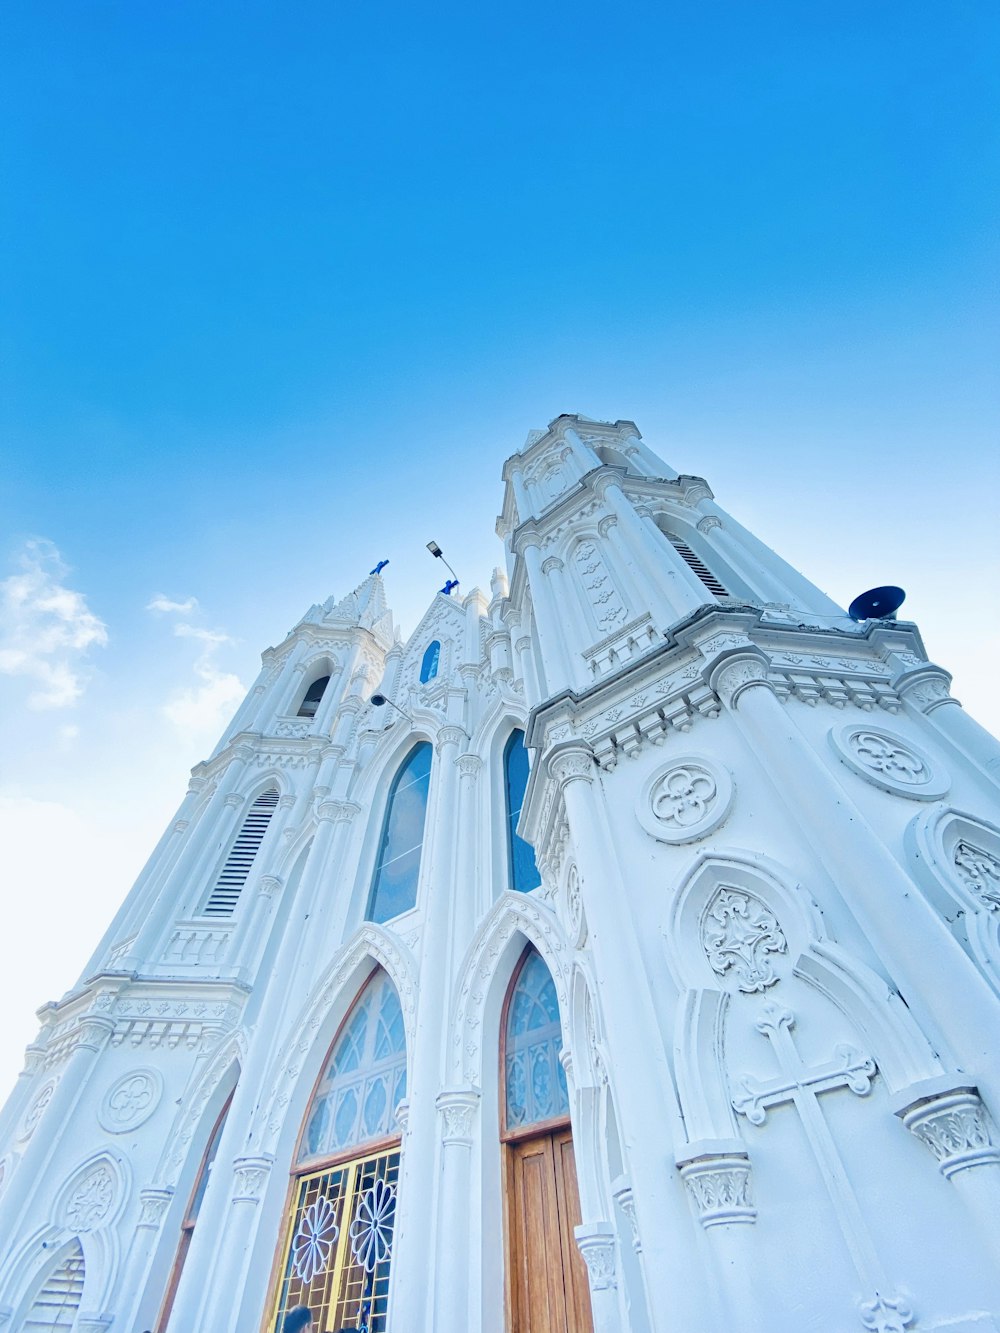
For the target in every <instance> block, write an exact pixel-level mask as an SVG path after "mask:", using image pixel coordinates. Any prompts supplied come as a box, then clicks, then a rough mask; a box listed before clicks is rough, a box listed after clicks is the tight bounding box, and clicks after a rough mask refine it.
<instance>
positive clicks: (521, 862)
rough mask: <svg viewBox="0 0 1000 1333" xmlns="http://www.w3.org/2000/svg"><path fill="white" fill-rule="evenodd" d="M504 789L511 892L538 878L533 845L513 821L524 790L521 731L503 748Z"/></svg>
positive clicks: (524, 888)
mask: <svg viewBox="0 0 1000 1333" xmlns="http://www.w3.org/2000/svg"><path fill="white" fill-rule="evenodd" d="M503 774H504V791H505V794H506V800H507V855H508V861H509V864H510V873H509V876H508V881H509V883H510V887H511V888H512V889H513V890H514V891H515V893H527V892H528V891H529V890H530V889H537V888H538V886H539V884H541V882H542V877H541V875H539V873H538V866H537V865H536V864H535V849H534V848H533V847H532V846H531V843H530V842H525V841H524V839H523V838H519V837H518V835H517V821H518V819H520V817H521V806H522V805H523V804H524V793H525V789H526V788H527V786H528V751H527V750H526V749H525V746H524V732H523V731H515V732H512V733H511V737H510V740H509V741H508V742H507V745H506V747H505V748H504V752H503Z"/></svg>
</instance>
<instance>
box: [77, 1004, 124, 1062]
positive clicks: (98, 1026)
mask: <svg viewBox="0 0 1000 1333" xmlns="http://www.w3.org/2000/svg"><path fill="white" fill-rule="evenodd" d="M114 1030H115V1024H114V1020H113V1019H111V1018H102V1017H101V1015H100V1014H84V1016H83V1017H82V1018H81V1019H80V1022H79V1024H78V1025H77V1028H76V1033H75V1037H76V1040H75V1041H74V1043H73V1049H74V1050H81V1049H82V1050H87V1051H93V1052H94V1054H95V1055H98V1054H100V1052H101V1051H103V1050H104V1047H105V1046H106V1045H107V1044H108V1042H109V1041H110V1039H111V1034H112V1033H113V1032H114Z"/></svg>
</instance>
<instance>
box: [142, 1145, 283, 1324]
mask: <svg viewBox="0 0 1000 1333" xmlns="http://www.w3.org/2000/svg"><path fill="white" fill-rule="evenodd" d="M273 1164H274V1158H273V1157H272V1156H271V1155H270V1154H269V1153H265V1154H263V1155H261V1156H254V1157H237V1158H236V1159H235V1160H234V1161H233V1186H232V1193H231V1195H230V1201H229V1208H228V1210H227V1212H226V1215H225V1220H224V1222H223V1226H222V1230H221V1232H220V1233H219V1234H216V1235H214V1236H212V1238H211V1240H212V1253H213V1256H214V1257H213V1260H212V1269H211V1281H210V1282H208V1281H206V1278H207V1274H206V1273H204V1272H203V1273H201V1274H198V1273H197V1271H196V1269H195V1266H194V1265H193V1264H190V1261H189V1263H188V1264H185V1266H184V1273H183V1274H182V1276H181V1283H182V1286H183V1284H184V1278H185V1277H188V1275H189V1274H188V1269H189V1267H190V1268H191V1269H192V1270H193V1271H192V1273H191V1277H192V1278H193V1279H195V1280H197V1281H198V1282H199V1285H200V1287H201V1300H200V1302H199V1303H198V1306H197V1308H196V1311H195V1313H194V1318H193V1319H190V1320H189V1318H188V1316H187V1315H186V1314H185V1311H184V1309H183V1307H182V1306H181V1305H180V1302H179V1301H177V1302H175V1304H174V1308H173V1310H172V1311H171V1312H170V1321H169V1323H168V1324H167V1330H168V1333H188V1330H190V1329H192V1328H204V1329H213V1330H215V1331H216V1333H236V1318H237V1316H238V1314H239V1297H240V1293H242V1291H243V1289H244V1287H245V1286H246V1274H247V1268H248V1266H249V1263H250V1258H251V1255H252V1253H253V1242H254V1235H255V1233H256V1229H257V1211H258V1208H259V1206H260V1201H261V1199H262V1198H263V1197H264V1190H265V1189H266V1187H267V1182H268V1179H269V1177H270V1174H271V1167H272V1166H273ZM195 1234H196V1236H198V1232H197V1230H196V1232H195ZM198 1238H199V1239H200V1237H198ZM193 1285H194V1282H193V1281H192V1282H189V1283H188V1284H187V1291H186V1293H185V1294H188V1295H190V1294H191V1288H192V1287H193ZM179 1296H180V1290H178V1297H179Z"/></svg>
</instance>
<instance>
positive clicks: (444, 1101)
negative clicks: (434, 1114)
mask: <svg viewBox="0 0 1000 1333" xmlns="http://www.w3.org/2000/svg"><path fill="white" fill-rule="evenodd" d="M435 1105H436V1106H437V1109H438V1110H439V1111H440V1112H441V1118H442V1121H443V1125H442V1130H441V1142H442V1143H443V1144H445V1146H447V1145H449V1144H453V1143H454V1144H459V1145H461V1146H462V1147H466V1148H468V1147H471V1146H472V1123H473V1117H474V1116H475V1114H476V1108H477V1107H478V1105H479V1091H478V1089H476V1088H452V1089H449V1090H447V1091H445V1092H442V1093H440V1094H439V1095H438V1098H437V1101H436V1103H435Z"/></svg>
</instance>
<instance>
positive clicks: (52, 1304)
mask: <svg viewBox="0 0 1000 1333" xmlns="http://www.w3.org/2000/svg"><path fill="white" fill-rule="evenodd" d="M83 1278H84V1268H83V1250H82V1249H81V1248H80V1242H79V1241H78V1240H75V1241H74V1242H73V1245H72V1248H71V1249H70V1251H69V1253H68V1254H67V1255H66V1257H65V1259H64V1260H63V1261H62V1263H61V1264H60V1265H59V1266H58V1268H54V1269H53V1270H52V1272H51V1273H50V1274H49V1275H48V1277H47V1278H46V1279H45V1285H44V1286H43V1287H42V1289H41V1291H40V1292H39V1293H38V1295H37V1296H36V1297H35V1300H34V1303H33V1304H32V1306H31V1309H30V1310H29V1311H28V1315H27V1318H26V1319H25V1321H24V1323H23V1324H22V1325H21V1327H22V1328H23V1329H24V1333H56V1330H58V1329H62V1328H66V1329H69V1328H72V1327H73V1321H74V1319H75V1318H76V1312H77V1310H79V1308H80V1301H81V1299H82V1297H83Z"/></svg>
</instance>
